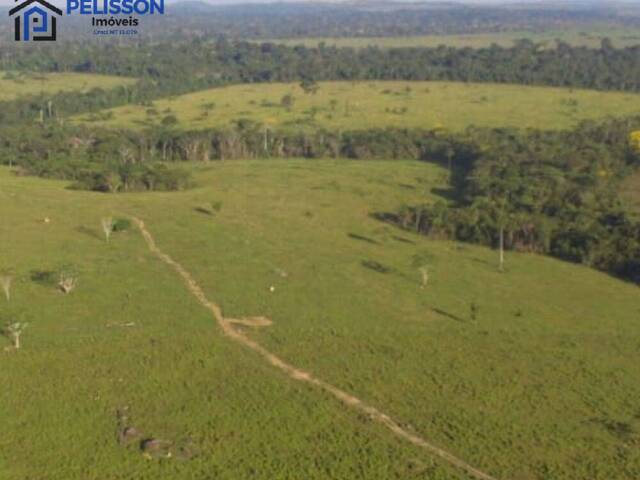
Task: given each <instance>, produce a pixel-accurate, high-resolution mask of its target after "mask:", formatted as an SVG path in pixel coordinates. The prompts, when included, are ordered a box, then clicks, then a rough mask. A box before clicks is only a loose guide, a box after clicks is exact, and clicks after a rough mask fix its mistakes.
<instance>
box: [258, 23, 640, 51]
mask: <svg viewBox="0 0 640 480" xmlns="http://www.w3.org/2000/svg"><path fill="white" fill-rule="evenodd" d="M605 38H609V39H610V40H611V41H612V42H613V45H614V46H615V47H617V48H624V47H631V46H635V45H640V33H638V31H637V30H634V29H631V28H628V29H625V28H612V27H594V28H593V29H588V28H583V29H568V30H547V31H541V32H528V31H511V32H499V33H476V34H457V35H421V36H407V37H326V38H322V37H315V38H310V37H308V38H281V39H279V38H276V39H271V40H259V42H260V43H263V42H273V43H278V44H284V45H288V46H296V45H304V46H306V47H317V46H318V45H319V44H320V43H324V44H325V45H327V46H335V47H351V48H366V47H370V46H377V47H381V48H402V47H431V48H435V47H439V46H440V45H446V46H448V47H455V48H465V47H471V48H485V47H489V46H491V45H493V44H496V45H500V46H501V47H512V46H513V45H515V43H516V42H517V41H518V40H522V39H528V40H531V41H532V42H535V43H538V44H542V45H543V46H544V47H546V48H555V46H556V45H557V41H558V40H560V41H562V42H565V43H568V44H570V45H574V46H584V47H590V48H598V47H600V45H601V43H602V40H603V39H605Z"/></svg>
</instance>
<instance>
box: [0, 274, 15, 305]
mask: <svg viewBox="0 0 640 480" xmlns="http://www.w3.org/2000/svg"><path fill="white" fill-rule="evenodd" d="M12 280H13V277H12V276H11V275H8V274H2V275H0V286H1V287H2V291H3V292H4V296H5V297H6V299H7V302H8V301H9V300H11V282H12Z"/></svg>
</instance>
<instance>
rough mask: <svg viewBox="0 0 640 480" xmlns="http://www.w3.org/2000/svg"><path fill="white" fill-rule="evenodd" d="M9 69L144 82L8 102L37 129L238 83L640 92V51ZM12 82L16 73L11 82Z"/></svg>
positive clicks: (148, 48)
mask: <svg viewBox="0 0 640 480" xmlns="http://www.w3.org/2000/svg"><path fill="white" fill-rule="evenodd" d="M0 70H4V71H11V70H20V71H36V72H88V73H103V74H112V75H121V76H129V77H135V78H139V79H140V80H139V82H138V84H137V85H135V86H131V87H120V88H118V89H115V90H113V91H103V90H100V89H96V90H93V91H91V92H89V93H75V92H74V93H61V94H58V95H55V96H42V95H41V96H38V95H35V96H32V97H30V98H24V99H21V100H19V101H12V102H3V103H1V104H0V121H2V122H7V121H11V122H32V121H33V120H34V119H36V118H38V117H39V115H40V111H41V110H43V109H45V108H46V109H47V110H49V109H50V108H49V105H50V102H51V104H52V106H53V110H54V112H55V115H56V117H58V118H60V117H62V118H64V117H66V116H68V115H71V114H75V113H80V112H89V111H97V110H100V109H103V108H107V107H113V106H117V105H123V104H126V103H142V104H144V103H145V102H149V101H151V100H153V99H155V98H160V97H165V96H169V95H175V94H181V93H186V92H190V91H196V90H200V89H204V88H208V87H213V86H220V85H227V84H233V83H255V82H290V81H301V80H307V81H320V80H354V81H355V80H447V81H461V82H472V81H473V82H497V83H512V84H522V85H549V86H562V87H571V88H591V89H599V90H624V91H632V92H637V91H640V46H638V47H630V48H625V49H615V48H613V47H612V46H611V44H610V42H608V41H606V40H605V41H603V44H602V47H601V48H600V49H588V48H584V47H571V46H569V45H566V44H561V45H559V47H558V48H557V49H552V50H549V49H539V48H538V47H537V45H535V44H534V43H532V42H528V41H522V42H520V43H518V44H517V45H516V46H514V47H512V48H503V47H499V46H493V47H490V48H482V49H471V48H463V49H456V48H451V47H439V48H399V49H379V48H375V47H371V48H366V49H362V50H356V49H351V48H335V47H327V46H322V45H321V46H319V47H318V48H306V47H302V46H300V47H286V46H282V45H275V44H273V43H265V44H261V45H258V44H253V43H248V42H230V41H227V40H224V39H218V40H217V41H212V42H204V41H201V40H189V41H183V42H179V41H176V42H170V43H159V44H142V45H140V46H139V48H129V47H124V46H117V45H108V46H102V47H101V46H91V45H76V46H74V47H70V48H68V49H55V48H51V47H50V46H36V47H33V48H29V50H24V49H20V48H18V47H17V46H3V47H0ZM5 75H7V74H5Z"/></svg>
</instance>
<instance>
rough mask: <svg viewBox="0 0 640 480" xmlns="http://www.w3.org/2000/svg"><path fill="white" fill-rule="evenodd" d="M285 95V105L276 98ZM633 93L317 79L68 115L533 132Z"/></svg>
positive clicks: (634, 104)
mask: <svg viewBox="0 0 640 480" xmlns="http://www.w3.org/2000/svg"><path fill="white" fill-rule="evenodd" d="M287 95H291V96H292V97H293V104H292V105H291V106H289V107H288V106H286V105H283V104H282V99H283V98H284V97H285V96H287ZM638 110H640V95H637V94H632V93H617V92H613V93H612V92H606V93H605V92H597V91H591V90H569V89H562V88H549V87H523V86H516V85H496V84H474V83H452V82H359V83H351V82H323V83H320V84H319V89H318V91H317V93H305V92H304V91H303V90H302V88H301V87H300V86H299V85H298V84H283V83H274V84H256V85H236V86H230V87H224V88H216V89H211V90H205V91H200V92H196V93H190V94H187V95H182V96H178V97H173V98H167V99H162V100H157V101H155V102H153V106H141V105H127V106H122V107H117V108H114V109H111V110H106V111H103V112H100V113H98V114H85V115H81V116H78V117H75V118H74V121H75V122H76V123H88V124H91V125H95V126H104V127H111V128H144V127H158V126H160V125H162V123H163V121H165V122H166V119H167V118H168V117H175V119H176V120H177V123H175V124H170V125H169V126H168V128H177V129H186V130H197V129H205V128H212V127H222V126H226V125H230V124H232V123H233V122H235V121H238V120H242V119H245V120H251V121H255V122H261V123H264V124H265V125H267V126H269V127H272V128H282V129H291V130H299V129H317V128H320V127H321V128H326V129H329V130H332V131H336V130H355V129H368V128H384V127H399V128H424V129H436V128H441V129H448V130H454V131H456V130H463V129H465V128H466V127H469V126H470V125H476V126H483V127H519V128H541V129H565V128H571V127H573V126H575V125H576V124H577V123H579V122H580V121H581V120H585V119H598V118H602V117H606V116H614V115H617V116H625V115H632V114H635V113H637V112H638Z"/></svg>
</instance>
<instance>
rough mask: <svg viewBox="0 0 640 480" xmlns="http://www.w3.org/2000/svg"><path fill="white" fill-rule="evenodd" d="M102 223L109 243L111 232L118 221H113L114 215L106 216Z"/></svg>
mask: <svg viewBox="0 0 640 480" xmlns="http://www.w3.org/2000/svg"><path fill="white" fill-rule="evenodd" d="M101 224H102V231H103V232H104V237H105V238H106V240H107V243H109V240H110V238H111V234H112V233H113V230H114V228H115V226H116V222H114V221H113V218H112V217H105V218H103V219H102V221H101Z"/></svg>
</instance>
